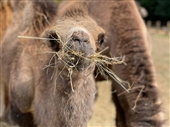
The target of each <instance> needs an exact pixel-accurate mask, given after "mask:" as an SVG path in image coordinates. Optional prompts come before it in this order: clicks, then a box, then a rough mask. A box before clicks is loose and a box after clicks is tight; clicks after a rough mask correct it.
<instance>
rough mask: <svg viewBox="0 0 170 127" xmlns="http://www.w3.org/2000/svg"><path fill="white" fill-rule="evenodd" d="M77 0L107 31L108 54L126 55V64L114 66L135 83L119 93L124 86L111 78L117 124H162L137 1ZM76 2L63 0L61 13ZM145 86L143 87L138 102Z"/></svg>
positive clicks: (124, 126) (123, 126)
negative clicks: (127, 89)
mask: <svg viewBox="0 0 170 127" xmlns="http://www.w3.org/2000/svg"><path fill="white" fill-rule="evenodd" d="M77 2H80V3H82V4H84V5H87V7H88V10H89V14H90V15H91V16H92V17H93V18H94V19H95V20H96V21H97V23H98V24H99V25H100V26H102V27H103V28H104V30H105V31H106V44H105V46H109V47H110V51H108V52H105V54H107V55H109V52H111V55H112V56H121V55H125V56H126V59H125V62H126V63H127V66H124V65H114V66H113V67H112V70H113V71H114V72H115V73H116V74H117V75H118V76H119V77H120V78H121V79H123V80H125V81H128V82H129V83H130V84H131V85H133V87H132V88H133V90H131V91H130V93H124V94H122V95H121V96H118V94H120V93H122V92H123V91H124V89H123V88H122V87H121V86H120V85H118V84H117V83H116V82H115V81H114V80H113V81H112V91H115V90H116V91H117V92H116V93H114V94H113V96H112V99H113V101H114V103H115V105H116V112H117V114H116V125H117V127H139V126H140V127H161V126H162V121H163V118H162V117H161V113H160V111H161V110H160V101H159V95H158V89H157V86H156V81H155V74H154V69H153V64H152V58H151V56H150V53H149V46H148V45H149V38H148V33H147V30H146V27H145V25H144V23H143V20H142V18H141V16H140V14H139V12H138V10H137V7H136V4H135V2H134V1H128V0H122V1H118V0H113V1H105V0H100V1H97V2H96V1H94V2H93V1H88V2H84V1H83V0H77ZM75 4H76V2H68V1H64V2H63V3H62V4H61V5H60V7H59V15H60V14H62V13H63V12H64V11H65V10H66V8H70V7H71V6H74V5H75ZM142 87H143V88H144V89H143V91H142V93H141V95H140V98H138V100H137V101H136V99H137V96H138V95H139V93H140V91H141V89H142ZM126 88H128V86H126ZM135 102H136V103H135ZM135 104H136V105H135ZM134 106H135V107H134Z"/></svg>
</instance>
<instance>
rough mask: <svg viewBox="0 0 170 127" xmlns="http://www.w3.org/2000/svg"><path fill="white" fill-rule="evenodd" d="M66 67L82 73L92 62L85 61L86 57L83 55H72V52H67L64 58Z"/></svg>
mask: <svg viewBox="0 0 170 127" xmlns="http://www.w3.org/2000/svg"><path fill="white" fill-rule="evenodd" d="M64 61H66V62H67V63H66V64H67V66H68V67H69V68H72V69H73V70H77V71H84V70H86V69H88V68H89V67H90V66H91V64H92V62H91V61H89V60H88V59H87V56H84V55H83V53H79V54H72V52H68V53H67V55H66V56H65V58H64Z"/></svg>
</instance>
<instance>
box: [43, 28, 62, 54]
mask: <svg viewBox="0 0 170 127" xmlns="http://www.w3.org/2000/svg"><path fill="white" fill-rule="evenodd" d="M41 36H42V37H43V38H45V39H44V42H45V44H47V45H48V47H50V48H52V49H53V50H54V51H56V52H58V51H59V50H60V44H59V40H58V35H57V34H56V32H55V31H53V30H46V31H44V32H43V33H42V35H41Z"/></svg>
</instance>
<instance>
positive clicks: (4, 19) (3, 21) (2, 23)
mask: <svg viewBox="0 0 170 127" xmlns="http://www.w3.org/2000/svg"><path fill="white" fill-rule="evenodd" d="M11 17H12V9H11V7H10V4H9V3H8V2H7V1H0V42H1V40H2V38H3V36H4V33H5V31H6V28H7V27H8V25H9V24H10V22H11Z"/></svg>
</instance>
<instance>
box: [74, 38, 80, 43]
mask: <svg viewBox="0 0 170 127" xmlns="http://www.w3.org/2000/svg"><path fill="white" fill-rule="evenodd" d="M73 41H74V42H76V43H80V42H82V40H81V39H80V38H78V37H73Z"/></svg>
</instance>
